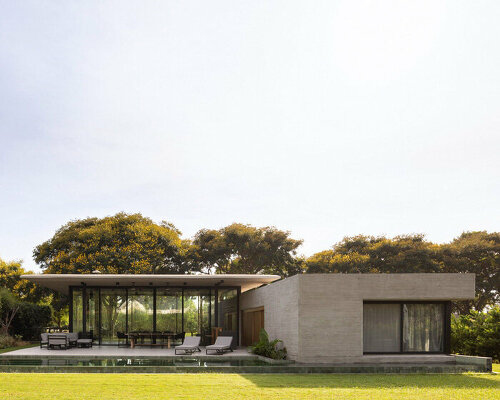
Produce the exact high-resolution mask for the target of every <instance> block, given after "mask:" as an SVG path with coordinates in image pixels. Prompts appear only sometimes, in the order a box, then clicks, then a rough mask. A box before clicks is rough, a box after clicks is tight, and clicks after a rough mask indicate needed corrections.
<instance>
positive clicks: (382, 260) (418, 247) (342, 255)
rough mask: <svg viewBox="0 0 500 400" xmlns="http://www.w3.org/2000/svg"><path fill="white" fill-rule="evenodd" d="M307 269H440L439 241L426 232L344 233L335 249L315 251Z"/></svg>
mask: <svg viewBox="0 0 500 400" xmlns="http://www.w3.org/2000/svg"><path fill="white" fill-rule="evenodd" d="M306 265H307V272H309V273H318V272H323V273H325V272H341V273H370V272H379V273H400V272H439V271H440V270H441V255H440V248H439V246H438V245H436V244H434V243H431V242H428V241H426V240H424V236H423V235H401V236H396V237H394V238H392V239H390V238H386V237H383V236H377V237H375V236H364V235H358V236H353V237H345V238H344V239H343V240H342V241H341V242H339V243H337V244H335V245H334V246H333V250H326V251H322V252H319V253H316V254H314V255H312V256H311V257H309V258H308V259H307V260H306Z"/></svg>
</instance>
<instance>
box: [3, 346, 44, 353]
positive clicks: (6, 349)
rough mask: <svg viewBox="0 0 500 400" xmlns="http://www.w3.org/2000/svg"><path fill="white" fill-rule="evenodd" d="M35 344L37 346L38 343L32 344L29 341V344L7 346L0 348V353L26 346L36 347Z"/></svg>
mask: <svg viewBox="0 0 500 400" xmlns="http://www.w3.org/2000/svg"><path fill="white" fill-rule="evenodd" d="M36 346H38V344H32V343H30V344H26V345H24V346H17V347H7V348H5V349H0V354H1V353H7V352H9V351H14V350H19V349H26V348H28V347H36Z"/></svg>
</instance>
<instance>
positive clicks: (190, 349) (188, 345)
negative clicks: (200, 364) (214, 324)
mask: <svg viewBox="0 0 500 400" xmlns="http://www.w3.org/2000/svg"><path fill="white" fill-rule="evenodd" d="M200 341H201V337H200V336H186V338H185V339H184V343H182V344H181V345H180V346H177V347H176V348H175V350H174V353H175V354H177V350H183V351H184V354H193V353H194V352H195V351H201V350H200Z"/></svg>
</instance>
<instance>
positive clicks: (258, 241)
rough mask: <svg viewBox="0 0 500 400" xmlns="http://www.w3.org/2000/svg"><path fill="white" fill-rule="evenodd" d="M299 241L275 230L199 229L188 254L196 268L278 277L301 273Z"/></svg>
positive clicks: (237, 226) (247, 227)
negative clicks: (298, 252)
mask: <svg viewBox="0 0 500 400" xmlns="http://www.w3.org/2000/svg"><path fill="white" fill-rule="evenodd" d="M301 244H302V240H296V239H292V238H290V232H286V231H280V230H279V229H276V228H274V227H263V228H256V227H253V226H250V225H244V224H237V223H234V224H231V225H229V226H226V227H225V228H222V229H219V230H210V229H202V230H200V231H199V232H198V233H197V234H196V235H195V238H194V240H193V245H192V247H191V249H190V252H189V258H190V259H191V260H192V263H193V265H194V266H195V268H197V269H199V270H202V271H206V272H209V271H211V272H215V273H224V274H257V273H268V274H279V275H281V276H283V277H286V276H291V275H295V274H297V273H300V272H302V263H303V261H302V259H301V258H300V257H297V248H298V247H299V246H300V245H301Z"/></svg>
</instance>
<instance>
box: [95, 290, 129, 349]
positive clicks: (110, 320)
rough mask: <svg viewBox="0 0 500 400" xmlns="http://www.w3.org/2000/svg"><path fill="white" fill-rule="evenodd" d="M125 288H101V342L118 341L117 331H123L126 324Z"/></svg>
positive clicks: (111, 342) (110, 342) (112, 342)
mask: <svg viewBox="0 0 500 400" xmlns="http://www.w3.org/2000/svg"><path fill="white" fill-rule="evenodd" d="M126 296H127V294H126V289H122V288H120V289H104V288H103V289H101V343H102V344H114V343H117V342H118V337H117V335H116V334H117V332H122V333H124V332H125V331H126V326H127V325H126V324H127V302H126Z"/></svg>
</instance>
